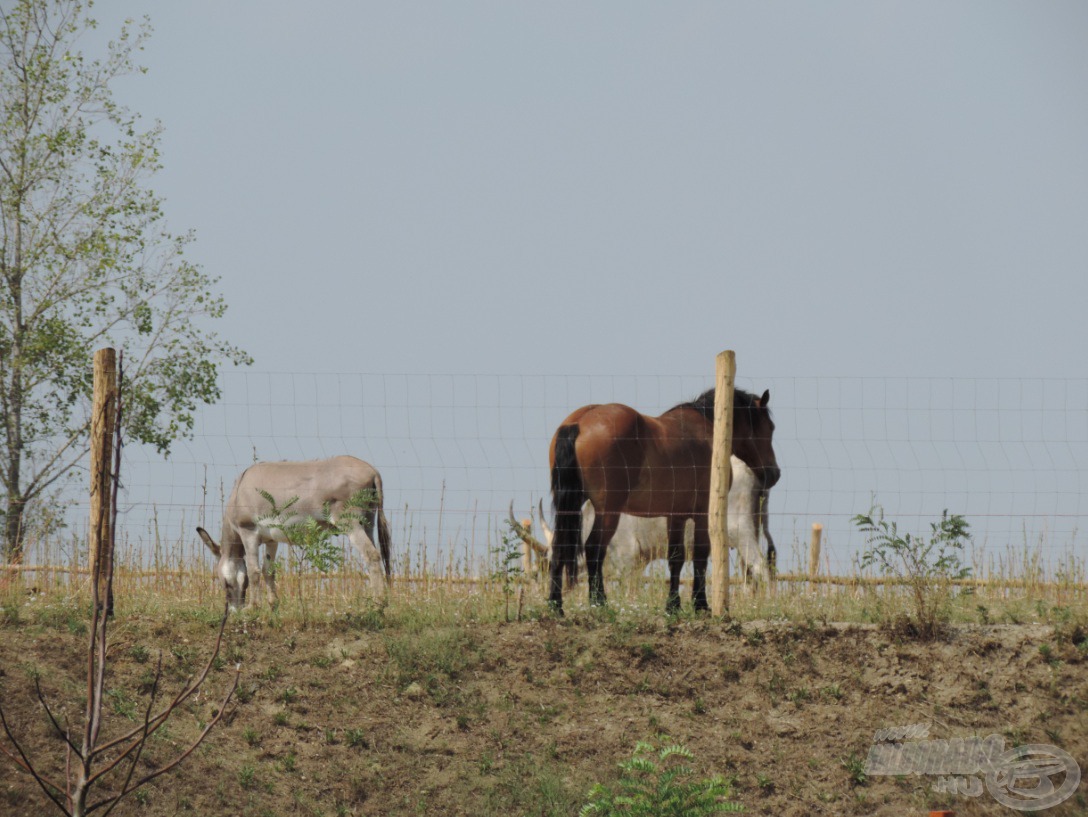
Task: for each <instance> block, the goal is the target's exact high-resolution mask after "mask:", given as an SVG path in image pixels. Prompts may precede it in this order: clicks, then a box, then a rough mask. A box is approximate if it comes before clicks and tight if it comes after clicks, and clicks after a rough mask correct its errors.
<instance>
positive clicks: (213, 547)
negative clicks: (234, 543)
mask: <svg viewBox="0 0 1088 817" xmlns="http://www.w3.org/2000/svg"><path fill="white" fill-rule="evenodd" d="M196 535H197V536H199V537H200V538H201V540H203V542H204V544H205V545H207V546H208V550H210V551H211V552H212V553H214V554H215V558H216V559H218V558H220V556H221V555H222V551H221V550H219V545H217V544H216V543H215V540H214V539H212V537H211V536H209V535H208V532H207V531H206V530H204V528H197V529H196Z"/></svg>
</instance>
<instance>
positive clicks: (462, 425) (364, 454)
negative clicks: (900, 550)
mask: <svg viewBox="0 0 1088 817" xmlns="http://www.w3.org/2000/svg"><path fill="white" fill-rule="evenodd" d="M737 385H738V387H740V388H746V389H749V390H751V391H755V392H757V393H761V392H762V391H763V390H764V389H769V390H770V393H771V401H770V405H771V408H772V411H773V412H774V415H775V421H776V425H777V430H776V433H775V440H774V444H775V450H776V453H777V456H778V461H779V465H780V466H781V468H782V478H781V481H780V482H779V484H778V485H777V486H776V487H775V488H774V490H773V491H772V492H771V497H770V509H771V516H770V525H769V529H770V531H771V533H772V534H773V536H774V538H775V540H776V542H777V543H778V548H779V553H780V556H779V563H780V568H781V569H783V571H784V572H788V571H790V569H791V567H796V568H797V569H798V572H807V567H806V566H807V558H808V557H807V548H808V541H809V530H810V527H811V525H812V523H814V522H818V523H820V524H821V525H822V526H823V529H824V539H823V557H822V561H823V572H824V573H831V574H837V575H857V573H858V570H857V564H856V562H857V556H858V554H859V553H860V552H861V550H862V549H863V548H864V547H865V541H864V539H863V537H862V536H861V534H860V533H859V532H858V531H857V530H856V527H855V526H854V525H853V524H852V518H853V516H854V515H855V514H858V513H864V512H867V511H869V509H870V508H871V507H872V506H873V504H874V503H876V504H879V505H880V506H882V508H883V510H884V512H885V514H886V515H887V516H888V517H889V518H893V519H896V520H897V521H898V522H899V524H900V526H901V528H902V529H904V530H913V531H917V532H920V533H922V532H925V531H926V530H928V526H929V524H930V522H932V521H934V520H936V519H938V518H939V517H940V514H941V512H942V511H943V510H945V509H948V510H949V511H950V512H952V513H957V514H962V515H963V516H965V517H966V518H967V519H968V521H969V523H970V525H971V532H972V534H973V543H974V553H973V554H972V555H971V558H972V560H973V561H974V563H975V565H976V567H977V568H978V569H977V570H976V575H982V574H984V573H986V572H990V573H1001V574H1002V575H1005V576H1011V575H1013V574H1014V573H1015V572H1016V569H1015V568H1017V565H1018V564H1022V563H1024V561H1025V560H1029V561H1031V564H1029V565H1026V567H1027V568H1029V569H1031V570H1034V571H1035V572H1036V573H1037V574H1038V575H1039V576H1043V577H1047V578H1049V579H1053V578H1055V577H1058V578H1060V577H1061V575H1063V571H1065V572H1069V569H1070V565H1071V564H1073V565H1075V564H1077V563H1078V560H1083V555H1084V554H1085V553H1088V550H1086V547H1085V542H1084V533H1083V530H1084V524H1083V523H1084V521H1085V517H1086V515H1088V502H1086V501H1085V499H1084V496H1085V490H1084V489H1085V487H1086V483H1088V379H1062V380H1037V379H1024V378H1016V379H1013V378H1009V379H975V378H960V379H948V378H941V379H937V378H905V377H880V378H862V377H764V376H746V375H745V373H744V372H743V370H742V371H740V372H739V373H738V377H737ZM222 386H223V398H222V400H221V401H220V402H219V403H217V404H216V405H213V406H209V407H205V408H202V409H201V410H200V411H199V412H198V414H197V416H196V426H195V429H194V434H193V437H192V439H189V440H183V441H181V442H179V443H177V444H176V445H175V447H174V449H173V451H172V452H171V454H170V456H169V457H168V458H162V457H161V456H159V455H158V454H157V453H156V452H154V451H152V450H149V449H146V448H144V447H140V446H136V445H129V446H126V448H125V449H124V458H123V462H122V482H123V490H122V491H121V495H120V515H119V519H118V527H119V530H118V533H119V539H120V541H121V542H122V543H123V546H126V547H129V548H131V549H133V551H134V552H137V553H143V554H145V558H147V559H149V560H150V559H151V558H152V555H153V554H156V553H158V554H168V558H167V559H166V561H170V562H173V563H183V562H184V563H191V562H192V561H196V560H200V559H202V558H204V557H203V555H202V553H201V551H202V548H201V546H200V544H199V542H198V540H197V538H196V536H195V533H194V529H195V527H196V526H197V525H201V526H205V527H208V528H209V529H210V530H213V531H216V532H218V527H219V520H220V517H221V513H222V507H223V503H224V500H225V498H226V496H227V495H228V494H229V492H230V489H231V486H232V484H233V481H234V479H235V478H236V476H237V475H238V474H239V473H241V471H242V470H244V469H245V468H246V467H247V466H249V465H250V464H252V463H253V462H255V461H259V460H262V461H275V460H285V459H286V460H298V459H311V458H321V457H327V456H332V455H335V454H341V453H349V454H353V455H355V456H358V457H360V458H362V459H365V460H366V461H368V462H370V463H372V464H373V465H375V466H376V467H377V468H378V469H379V470H380V471H381V473H382V476H383V480H384V485H385V507H386V511H387V514H388V515H389V517H390V520H391V522H392V525H393V531H394V541H395V544H396V547H397V549H398V552H399V553H400V554H401V556H402V558H403V554H406V553H413V554H418V557H417V558H416V563H417V565H418V563H419V562H420V561H421V560H422V561H426V562H427V564H428V567H429V568H430V569H431V570H432V572H434V573H435V574H448V573H451V572H456V573H458V574H460V575H464V576H472V575H480V574H481V573H483V572H486V569H487V568H486V565H487V564H488V560H489V559H491V558H492V554H493V553H494V551H495V549H496V548H497V547H499V546H500V544H501V542H502V533H503V532H504V531H505V530H506V517H507V512H508V508H509V507H510V505H511V503H513V506H514V508H515V512H516V513H517V514H518V516H522V517H525V516H529V515H530V512H531V510H532V509H533V508H534V507H536V506H537V503H538V501H540V500H544V505H545V509H546V510H547V507H548V486H549V475H548V461H547V455H548V443H549V440H550V438H551V435H552V434H553V433H554V431H555V429H556V427H557V426H558V425H559V423H560V422H561V421H562V420H563V418H564V417H566V416H567V414H569V413H570V411H572V410H573V409H575V408H577V407H579V406H581V405H585V404H590V403H607V402H621V403H627V404H628V405H631V406H634V407H635V408H637V409H639V410H640V411H642V412H643V413H647V414H659V413H661V412H663V411H665V410H667V409H668V408H670V407H672V406H673V405H676V404H677V403H680V402H683V401H686V400H690V399H692V398H694V397H696V396H698V395H699V394H700V393H702V392H703V391H705V390H706V389H708V388H711V387H712V386H713V371H712V369H710V368H708V372H707V373H705V374H692V375H683V376H681V375H641V374H635V375H624V376H621V375H606V376H599V377H595V376H572V375H483V374H464V375H452V374H434V375H426V374H357V373H352V374H348V373H340V374H337V373H331V374H318V373H290V372H252V371H237V372H227V373H224V374H223V376H222ZM80 487H81V486H80V485H75V486H74V488H75V491H74V493H73V494H72V506H71V507H70V508H69V509H68V518H69V520H70V533H69V537H70V538H69V539H68V540H67V541H68V544H66V545H62V546H61V548H60V549H61V551H65V552H67V551H72V552H74V551H77V550H78V548H79V542H80V540H81V529H82V526H83V525H84V523H83V520H84V519H86V513H87V507H86V500H85V499H83V498H81V497H80V495H79V490H78V489H79V488H80ZM49 547H51V548H53V551H52V552H53V553H54V554H55V553H56V552H57V545H56V543H55V542H54V543H52V544H50V545H49ZM43 555H44V551H42V552H41V553H40V554H39V555H36V551H35V548H34V546H33V543H31V547H30V548H29V550H28V553H27V557H28V559H29V560H30V561H31V562H34V561H41V560H42V556H43Z"/></svg>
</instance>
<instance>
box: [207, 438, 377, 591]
mask: <svg viewBox="0 0 1088 817" xmlns="http://www.w3.org/2000/svg"><path fill="white" fill-rule="evenodd" d="M269 498H271V500H272V502H270V501H269ZM273 503H274V504H273ZM308 519H314V520H317V522H318V523H319V524H326V525H328V526H329V527H330V528H332V527H333V526H335V528H336V529H339V530H341V531H343V532H344V533H345V534H346V535H347V537H348V539H350V540H351V543H352V544H353V545H354V546H355V548H356V549H357V550H358V551H359V553H360V555H361V556H362V557H363V560H364V561H365V562H366V564H367V570H368V572H369V574H370V581H371V584H372V586H373V587H374V589H375V591H376V592H380V591H381V590H383V589H384V588H385V587H386V586H387V584H388V581H389V571H390V550H391V548H392V542H391V536H390V533H389V522H388V521H387V520H386V518H385V513H384V511H383V510H382V478H381V476H380V475H379V474H378V472H377V470H375V468H374V467H373V466H371V465H369V464H368V463H365V462H363V461H362V460H360V459H358V458H356V457H350V456H339V457H331V458H330V459H327V460H307V461H305V462H259V463H256V464H255V465H251V466H250V467H249V468H247V469H246V470H245V471H243V472H242V474H241V476H239V477H238V479H237V480H236V481H235V483H234V488H233V489H232V490H231V492H230V498H229V499H228V500H227V505H226V507H225V508H224V510H223V532H222V535H221V544H218V543H216V541H215V540H214V539H212V537H211V536H209V535H208V532H207V531H206V530H204V529H203V528H197V529H196V532H197V534H198V535H199V536H200V538H201V539H202V540H203V541H204V544H205V545H207V546H208V548H209V549H210V550H211V552H212V553H213V554H215V556H216V558H217V559H218V560H219V561H218V563H217V565H216V573H217V575H218V576H219V577H220V578H221V579H222V580H223V586H224V587H225V588H226V592H227V603H228V604H229V605H230V606H231V607H232V608H234V609H237V608H238V607H239V606H241V605H242V604H243V603H245V601H246V589H247V587H248V585H249V582H250V578H251V577H252V580H253V582H254V593H253V598H251V599H250V602H249V603H250V604H251V605H255V604H257V603H259V587H260V575H261V574H263V576H264V579H265V581H267V583H268V590H269V592H270V593H271V594H272V600H273V602H276V601H277V600H278V598H279V596H278V594H277V592H276V579H275V574H274V573H273V571H272V570H271V563H272V561H273V560H274V559H275V558H276V549H277V547H278V543H279V542H287V541H289V540H288V538H287V534H286V533H285V532H284V528H290V527H291V526H293V525H297V524H301V523H305V522H307V520H308ZM375 520H376V521H377V525H378V541H379V543H380V545H381V551H380V552H379V551H378V548H376V547H375V546H374V538H373V536H374V522H375ZM261 545H264V546H265V547H266V550H267V553H266V555H265V559H264V564H263V570H262V571H261V572H260V573H259V572H258V563H259V561H260V548H261Z"/></svg>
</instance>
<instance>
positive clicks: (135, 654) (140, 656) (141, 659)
mask: <svg viewBox="0 0 1088 817" xmlns="http://www.w3.org/2000/svg"><path fill="white" fill-rule="evenodd" d="M128 654H129V655H130V656H132V660H133V661H135V662H136V663H137V664H146V663H147V659H148V658H150V657H151V650H149V649H148V648H147V647H145V646H144V645H143V644H137V645H135V646H134V647H132V648H131V649H130V650H129V651H128Z"/></svg>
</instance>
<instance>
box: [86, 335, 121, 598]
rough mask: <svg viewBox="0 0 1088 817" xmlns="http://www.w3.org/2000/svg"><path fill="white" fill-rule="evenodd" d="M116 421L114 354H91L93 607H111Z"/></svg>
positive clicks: (108, 352)
mask: <svg viewBox="0 0 1088 817" xmlns="http://www.w3.org/2000/svg"><path fill="white" fill-rule="evenodd" d="M116 418H117V354H116V352H115V351H114V350H113V349H110V348H105V349H99V350H98V351H97V352H95V353H94V400H93V403H92V406H91V527H90V543H89V547H90V554H89V558H90V563H89V565H88V566H89V567H90V570H91V582H92V583H93V586H92V590H93V592H94V599H95V603H96V604H99V605H102V604H105V605H107V607H112V604H111V602H112V599H107V598H106V577H107V575H108V569H109V565H110V564H111V563H112V561H113V551H112V546H113V537H112V536H111V535H110V533H111V531H110V528H111V525H112V517H113V515H112V513H111V507H112V505H111V499H112V496H113V491H112V488H113V436H114V431H115V428H114V426H115V421H116Z"/></svg>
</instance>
